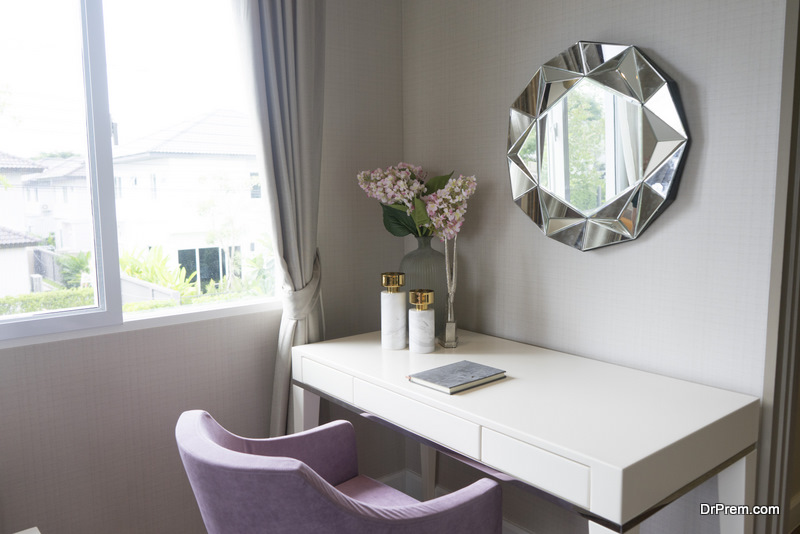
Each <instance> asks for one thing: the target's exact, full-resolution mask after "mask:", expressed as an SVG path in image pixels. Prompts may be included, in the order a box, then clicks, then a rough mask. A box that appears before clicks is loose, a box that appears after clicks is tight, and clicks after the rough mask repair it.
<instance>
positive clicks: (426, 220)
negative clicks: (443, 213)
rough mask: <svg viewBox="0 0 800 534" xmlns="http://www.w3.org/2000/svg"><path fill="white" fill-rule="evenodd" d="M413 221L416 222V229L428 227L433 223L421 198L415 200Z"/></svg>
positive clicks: (412, 214) (412, 213)
mask: <svg viewBox="0 0 800 534" xmlns="http://www.w3.org/2000/svg"><path fill="white" fill-rule="evenodd" d="M411 219H412V220H413V221H414V225H415V227H416V228H419V227H420V226H427V225H428V224H430V222H431V218H430V217H428V211H427V210H426V209H425V202H423V201H422V199H421V198H415V199H414V211H412V212H411ZM415 233H416V232H415Z"/></svg>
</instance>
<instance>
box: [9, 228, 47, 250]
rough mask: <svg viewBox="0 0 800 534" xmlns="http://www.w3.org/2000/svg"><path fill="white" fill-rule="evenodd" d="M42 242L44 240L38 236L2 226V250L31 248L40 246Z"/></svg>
mask: <svg viewBox="0 0 800 534" xmlns="http://www.w3.org/2000/svg"><path fill="white" fill-rule="evenodd" d="M42 241H43V240H42V239H39V238H38V237H36V236H33V235H30V234H26V233H24V232H17V231H16V230H12V229H11V228H6V227H5V226H0V249H1V248H20V247H29V246H31V245H38V244H40V243H41V242H42Z"/></svg>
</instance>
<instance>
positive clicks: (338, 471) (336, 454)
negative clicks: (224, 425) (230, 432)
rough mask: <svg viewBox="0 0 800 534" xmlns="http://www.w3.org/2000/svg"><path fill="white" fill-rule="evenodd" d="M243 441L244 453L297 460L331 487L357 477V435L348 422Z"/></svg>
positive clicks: (334, 422) (336, 422) (337, 422)
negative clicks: (286, 434)
mask: <svg viewBox="0 0 800 534" xmlns="http://www.w3.org/2000/svg"><path fill="white" fill-rule="evenodd" d="M241 439H242V440H243V446H244V450H243V452H246V453H249V454H256V455H259V456H285V457H288V458H295V459H297V460H300V461H301V462H303V463H305V464H306V465H308V466H309V467H310V468H311V469H312V470H313V471H315V472H316V473H317V474H319V475H320V476H321V477H322V478H323V479H324V480H325V481H326V482H327V483H328V484H330V485H332V486H336V485H338V484H341V483H342V482H345V481H347V480H350V479H351V478H353V477H355V476H358V453H357V449H356V434H355V430H354V429H353V425H352V424H351V423H350V422H349V421H333V422H331V423H327V424H325V425H322V426H318V427H315V428H312V429H310V430H306V431H304V432H298V433H296V434H291V435H288V436H281V437H278V438H269V439H248V438H241Z"/></svg>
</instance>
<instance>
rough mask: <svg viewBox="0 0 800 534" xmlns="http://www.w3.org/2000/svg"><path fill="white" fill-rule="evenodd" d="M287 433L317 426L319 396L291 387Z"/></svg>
mask: <svg viewBox="0 0 800 534" xmlns="http://www.w3.org/2000/svg"><path fill="white" fill-rule="evenodd" d="M289 420H290V423H291V425H290V426H291V428H289V432H291V433H294V432H300V431H302V430H308V429H310V428H314V427H316V426H319V396H318V395H315V394H314V393H311V392H309V391H306V390H305V389H303V388H301V387H298V386H295V385H292V406H290V407H289Z"/></svg>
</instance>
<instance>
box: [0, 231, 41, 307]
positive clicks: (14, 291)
mask: <svg viewBox="0 0 800 534" xmlns="http://www.w3.org/2000/svg"><path fill="white" fill-rule="evenodd" d="M40 243H41V240H40V239H39V238H37V237H36V236H32V235H30V234H26V233H24V232H18V231H16V230H12V229H10V228H6V227H4V226H0V265H2V276H0V298H2V297H8V296H13V295H20V294H23V293H29V292H30V291H31V277H30V272H29V271H30V267H29V265H30V262H29V261H28V252H27V247H32V246H34V245H38V244H40Z"/></svg>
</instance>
